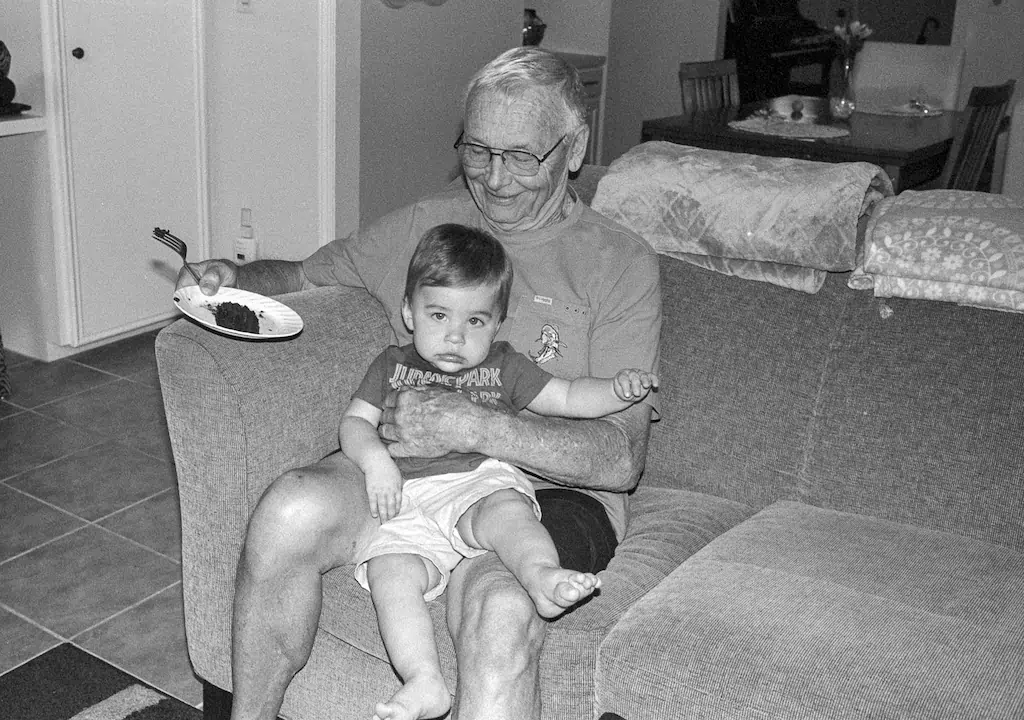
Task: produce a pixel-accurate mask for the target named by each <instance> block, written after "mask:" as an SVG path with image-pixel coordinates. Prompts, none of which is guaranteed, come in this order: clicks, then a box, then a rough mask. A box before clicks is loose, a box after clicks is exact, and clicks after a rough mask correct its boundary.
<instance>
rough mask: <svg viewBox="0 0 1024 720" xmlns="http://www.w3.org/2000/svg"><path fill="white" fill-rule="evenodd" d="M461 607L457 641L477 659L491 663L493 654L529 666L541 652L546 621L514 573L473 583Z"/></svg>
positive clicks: (501, 660)
mask: <svg viewBox="0 0 1024 720" xmlns="http://www.w3.org/2000/svg"><path fill="white" fill-rule="evenodd" d="M449 602H451V598H449ZM459 610H460V612H459V622H458V627H457V628H453V630H454V634H455V641H456V643H457V645H458V646H459V647H460V650H468V651H471V654H472V655H473V657H474V658H475V659H476V661H477V662H483V663H487V657H488V656H490V658H491V659H492V660H493V661H494V662H495V663H498V664H499V665H500V664H502V663H504V664H505V665H506V666H509V669H512V666H515V665H522V666H524V667H525V666H528V665H530V664H532V663H533V662H534V661H535V660H536V658H537V657H538V656H539V654H540V648H541V645H542V644H543V642H544V632H545V629H546V627H547V626H546V623H545V621H544V620H543V618H541V617H540V616H539V615H538V614H537V609H536V607H535V605H534V604H533V601H532V600H531V599H530V596H529V595H527V594H526V591H525V590H523V588H522V586H521V585H520V584H519V583H518V581H516V580H515V578H514V577H512V576H511V575H507V576H505V577H499V578H493V579H491V580H490V581H486V580H485V581H482V582H478V583H471V584H470V585H469V586H467V587H466V588H465V589H464V592H463V594H462V598H461V601H460V608H459Z"/></svg>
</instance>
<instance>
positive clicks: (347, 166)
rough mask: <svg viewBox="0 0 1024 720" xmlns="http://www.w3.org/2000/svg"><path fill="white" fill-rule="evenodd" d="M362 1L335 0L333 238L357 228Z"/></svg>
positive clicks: (343, 235)
mask: <svg viewBox="0 0 1024 720" xmlns="http://www.w3.org/2000/svg"><path fill="white" fill-rule="evenodd" d="M361 4H362V3H361V0H337V5H338V13H337V18H336V29H335V33H336V35H337V44H336V48H335V51H336V53H337V55H336V69H335V96H336V97H335V141H334V142H335V153H334V161H335V162H334V164H335V175H336V177H335V183H334V187H335V196H334V234H335V236H336V237H345V236H347V235H348V234H349V233H351V232H352V231H353V230H355V229H356V228H357V227H359V172H360V163H359V133H360V112H361V110H360V108H361V105H360V97H361V92H360V83H361V80H362V78H361V74H360V73H361V71H360V68H361V66H362V60H361V53H362V50H361V48H362V13H361V7H360V6H361Z"/></svg>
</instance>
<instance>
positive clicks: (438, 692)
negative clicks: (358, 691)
mask: <svg viewBox="0 0 1024 720" xmlns="http://www.w3.org/2000/svg"><path fill="white" fill-rule="evenodd" d="M451 707H452V696H451V695H450V694H449V693H448V686H447V685H445V682H444V678H443V677H441V676H440V675H417V676H416V677H414V678H411V679H410V680H409V682H407V683H405V684H404V685H403V686H402V688H401V689H400V690H399V691H398V692H396V693H395V694H394V696H392V698H391V699H390V700H388V701H387V702H382V703H377V706H376V707H375V708H374V713H376V714H375V715H374V720H421V719H422V718H437V717H441V716H442V715H444V714H445V713H446V712H448V711H449V710H450V709H451Z"/></svg>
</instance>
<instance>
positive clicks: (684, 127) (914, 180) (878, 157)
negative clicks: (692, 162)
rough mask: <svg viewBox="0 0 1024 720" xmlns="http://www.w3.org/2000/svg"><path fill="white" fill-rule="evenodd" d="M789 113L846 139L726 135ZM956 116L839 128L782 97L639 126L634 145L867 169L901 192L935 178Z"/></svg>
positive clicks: (826, 116) (855, 119)
mask: <svg viewBox="0 0 1024 720" xmlns="http://www.w3.org/2000/svg"><path fill="white" fill-rule="evenodd" d="M794 100H799V104H798V105H796V106H794ZM794 107H796V111H797V112H798V113H799V114H798V116H796V120H794V122H803V123H809V124H816V125H827V126H830V127H833V128H841V129H844V130H848V131H849V134H848V135H845V136H843V137H829V138H816V139H815V138H812V139H807V138H795V137H784V136H778V135H768V134H763V133H760V132H751V131H748V130H740V129H736V128H732V127H729V123H730V122H731V121H733V120H743V119H746V118H750V117H758V116H765V117H768V116H770V117H774V118H775V119H776V120H777V121H779V122H784V121H786V120H787V119H790V118H791V117H792V113H793V112H794ZM960 114H961V113H959V112H956V111H943V112H941V113H938V114H929V115H925V114H918V115H896V114H875V113H867V112H854V113H853V115H851V116H850V117H849V118H848V119H846V120H839V119H836V118H833V117H832V115H831V112H830V111H829V109H828V100H827V99H826V98H811V97H799V98H798V97H797V96H787V97H785V98H774V99H772V100H761V101H758V102H753V103H748V104H745V105H741V106H740V107H733V108H724V109H720V110H710V111H703V112H694V113H691V114H688V115H673V116H671V117H663V118H658V119H655V120H645V121H644V122H643V127H642V132H641V141H643V142H646V141H649V140H665V141H668V142H673V143H678V144H681V145H691V146H694V147H700V148H706V149H709V150H726V151H729V152H741V153H751V154H754V155H766V156H771V157H791V158H800V159H803V160H818V161H823V162H869V163H872V164H874V165H878V166H879V167H881V168H882V169H883V170H885V172H886V173H887V174H888V175H889V177H890V178H891V179H892V183H893V189H894V190H895V191H896V192H900V191H902V190H906V189H908V188H913V187H916V186H918V185H921V184H922V183H925V182H928V181H929V180H932V179H934V178H936V177H938V176H939V175H940V174H941V173H942V167H943V165H944V164H945V161H946V155H947V154H948V153H949V148H950V145H951V144H952V141H953V134H954V132H955V131H956V127H957V122H958V120H959V117H960Z"/></svg>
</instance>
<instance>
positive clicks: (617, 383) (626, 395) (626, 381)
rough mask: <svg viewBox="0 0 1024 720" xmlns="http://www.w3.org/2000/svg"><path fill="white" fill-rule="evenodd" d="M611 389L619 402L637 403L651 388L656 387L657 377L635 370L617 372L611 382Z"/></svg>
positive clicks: (644, 371)
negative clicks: (613, 389)
mask: <svg viewBox="0 0 1024 720" xmlns="http://www.w3.org/2000/svg"><path fill="white" fill-rule="evenodd" d="M612 387H613V388H615V396H616V397H617V398H619V400H624V401H626V402H637V401H639V400H642V399H644V397H646V396H647V393H649V392H650V391H651V389H652V388H656V387H658V376H657V375H655V374H654V373H651V372H647V371H646V370H637V369H636V368H629V369H627V370H619V371H618V372H617V373H615V378H614V379H613V380H612Z"/></svg>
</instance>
